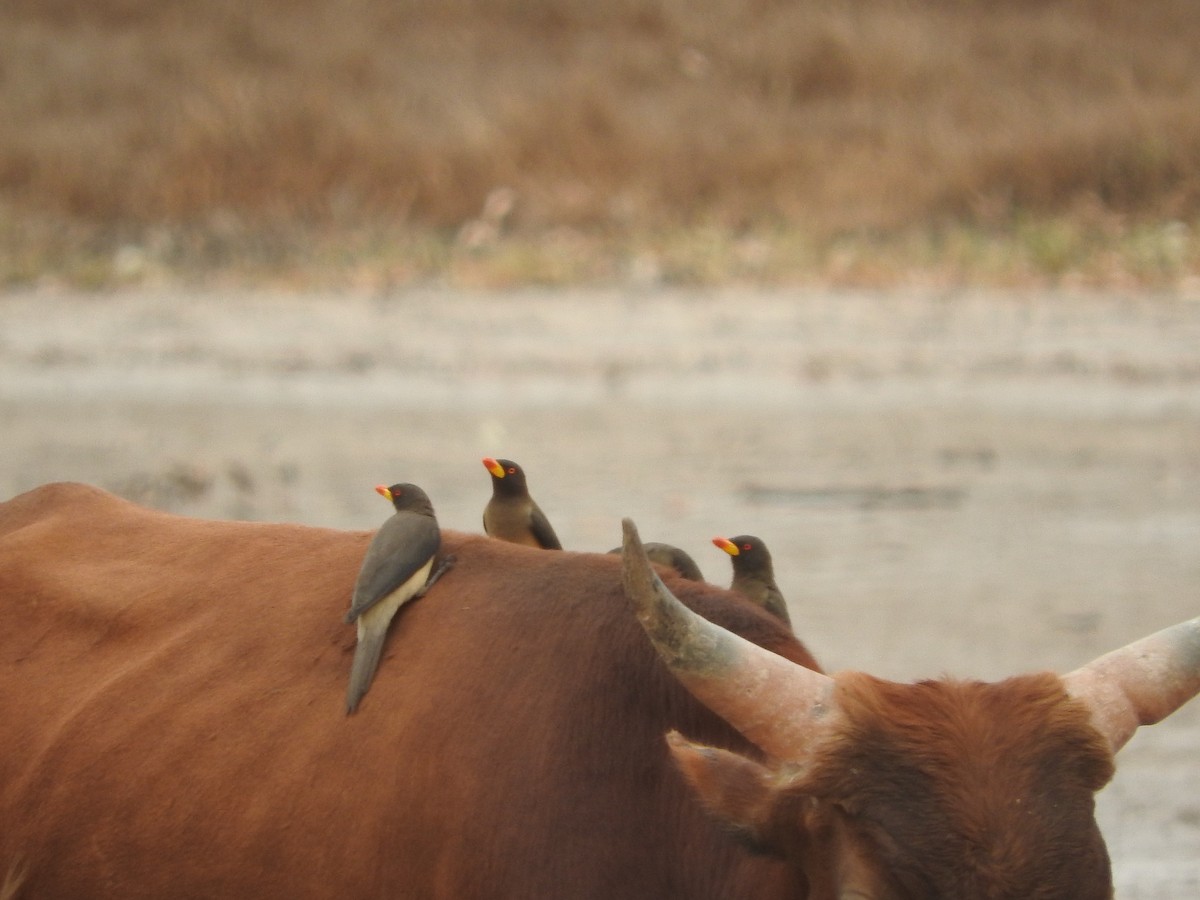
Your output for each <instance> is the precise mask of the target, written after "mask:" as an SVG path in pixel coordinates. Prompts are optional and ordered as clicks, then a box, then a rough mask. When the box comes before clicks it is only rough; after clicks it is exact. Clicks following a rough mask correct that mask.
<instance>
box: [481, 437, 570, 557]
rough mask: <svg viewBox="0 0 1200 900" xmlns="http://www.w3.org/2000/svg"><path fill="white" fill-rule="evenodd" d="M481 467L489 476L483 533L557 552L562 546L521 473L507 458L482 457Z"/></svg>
mask: <svg viewBox="0 0 1200 900" xmlns="http://www.w3.org/2000/svg"><path fill="white" fill-rule="evenodd" d="M483 467H484V468H485V469H487V470H488V474H490V475H491V476H492V498H491V499H490V500H489V501H488V504H487V506H485V507H484V508H483V530H484V532H485V533H486V534H487V536H488V537H494V538H497V539H499V540H501V541H508V542H509V543H510V544H524V545H525V546H527V547H541V548H542V549H543V550H561V549H562V543H561V542H560V541H559V539H558V535H556V534H555V533H554V529H553V528H552V527H550V520H549V519H547V518H546V514H545V513H544V512H542V510H541V508H540V507H539V506H538V505H537V503H535V502H534V500H533V498H532V497H531V496H529V487H528V485H527V484H526V483H525V472H524V470H523V469H522V468H521V467H520V466H518V465H517V464H516V463H515V462H513V461H512V460H511V459H492V457H490V456H485V457H484V458H483Z"/></svg>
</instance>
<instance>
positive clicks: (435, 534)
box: [346, 512, 442, 621]
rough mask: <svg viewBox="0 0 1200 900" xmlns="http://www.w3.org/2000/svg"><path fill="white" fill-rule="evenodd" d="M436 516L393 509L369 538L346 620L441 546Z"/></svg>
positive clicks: (397, 583) (400, 581)
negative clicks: (392, 513) (393, 511)
mask: <svg viewBox="0 0 1200 900" xmlns="http://www.w3.org/2000/svg"><path fill="white" fill-rule="evenodd" d="M441 542H442V535H441V531H440V530H439V529H438V524H437V520H436V519H434V518H432V517H431V516H425V515H420V514H417V513H408V512H404V513H396V514H395V515H393V516H392V517H391V518H390V519H388V520H387V521H386V522H384V523H383V526H382V527H381V528H380V529H379V531H377V532H376V533H375V537H374V538H372V539H371V546H370V547H368V548H367V555H366V556H364V557H363V561H362V566H361V567H360V568H359V570H358V580H357V581H356V582H355V584H354V598H353V600H352V602H351V604H350V612H349V613H347V615H346V619H347V621H354V619H356V618H358V617H359V616H361V615H362V614H363V612H364V611H366V610H368V609H370V608H371V607H372V606H374V605H375V604H376V603H378V602H379V601H380V600H381V599H382V598H384V597H386V596H387V595H388V594H390V593H391V592H392V591H394V590H395V589H396V588H398V587H400V585H402V584H404V582H406V581H408V579H409V578H411V577H412V576H413V573H415V572H416V571H417V570H418V569H420V568H421V566H423V565H425V563H427V562H429V560H431V559H432V558H433V556H434V555H435V554H436V553H437V551H438V547H440V546H441Z"/></svg>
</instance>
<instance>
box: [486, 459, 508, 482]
mask: <svg viewBox="0 0 1200 900" xmlns="http://www.w3.org/2000/svg"><path fill="white" fill-rule="evenodd" d="M483 467H484V468H485V469H487V470H488V471H489V472H491V473H492V474H493V475H494V476H495V477H497V478H503V477H504V466H502V465H500V463H498V462H496V460H494V459H492V458H491V457H490V456H485V457H484V458H483Z"/></svg>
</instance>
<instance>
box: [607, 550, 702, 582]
mask: <svg viewBox="0 0 1200 900" xmlns="http://www.w3.org/2000/svg"><path fill="white" fill-rule="evenodd" d="M642 547H643V548H644V549H645V551H646V557H647V558H648V559H649V560H650V562H654V563H658V564H659V565H663V566H670V567H671V568H672V569H674V570H675V571H676V572H678V573H679V576H680V577H681V578H686V579H687V580H688V581H703V580H704V575H703V574H702V573H701V571H700V567H699V566H698V565H696V561H695V560H694V559H692V558H691V557H690V556H688V554H687V553H685V552H684V551H682V550H680V549H679V548H678V547H674V546H672V545H671V544H663V543H660V542H658V541H650V542H648V543H645V544H643V545H642ZM608 552H609V553H610V554H614V555H617V556H619V555H620V554H621V548H620V547H613V549H611V550H609V551H608Z"/></svg>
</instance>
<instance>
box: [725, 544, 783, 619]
mask: <svg viewBox="0 0 1200 900" xmlns="http://www.w3.org/2000/svg"><path fill="white" fill-rule="evenodd" d="M713 543H714V544H716V545H717V546H718V547H720V548H721V549H722V550H724V551H725V552H726V553H728V554H729V556H730V557H731V559H732V562H733V582H732V583H731V584H730V585H729V589H730V590H731V591H736V592H737V593H739V594H741V595H742V596H743V597H745V598H747V599H748V600H752V601H754V602H755V603H757V604H758V605H759V606H761V607H762V608H763V609H765V610H767V611H768V612H770V613H773V614H774V615H776V616H777V617H778V618H780V619H782V620H783V621H784V622H786V623H787V625H788V627H789V628H790V627H791V624H792V618H791V616H789V615H788V608H787V601H786V600H784V599H783V594H782V593H781V592H780V590H779V587H778V585H776V584H775V568H774V566H772V565H771V554H770V552H769V551H768V550H767V545H766V544H764V543H763V542H762V540H761V539H759V538H756V537H755V536H754V535H752V534H739V535H738V536H737V537H732V538H724V537H715V538H713Z"/></svg>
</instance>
